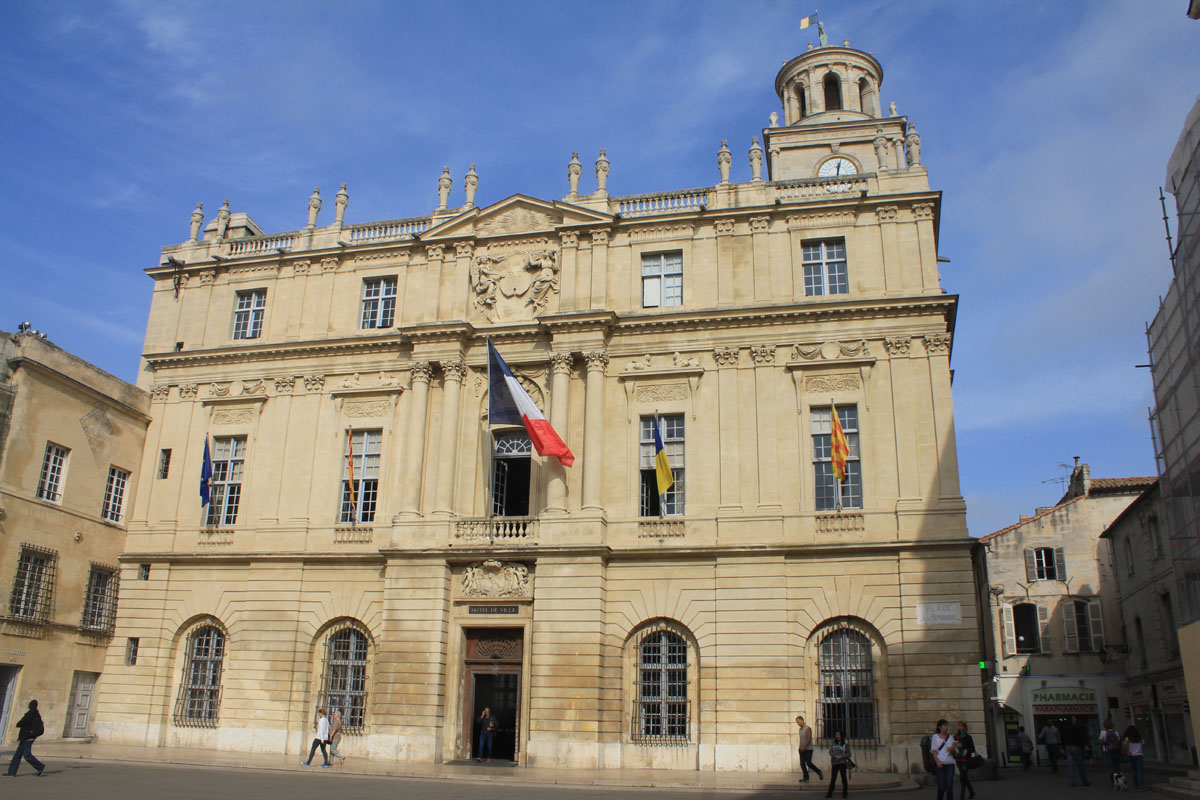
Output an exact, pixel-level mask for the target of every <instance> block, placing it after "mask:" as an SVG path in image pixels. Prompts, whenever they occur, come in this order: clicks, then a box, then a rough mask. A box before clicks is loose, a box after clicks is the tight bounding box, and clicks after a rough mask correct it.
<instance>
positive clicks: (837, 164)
mask: <svg viewBox="0 0 1200 800" xmlns="http://www.w3.org/2000/svg"><path fill="white" fill-rule="evenodd" d="M857 172H858V167H856V166H854V162H853V161H851V160H850V159H848V158H842V157H841V156H838V157H837V158H831V159H829V160H828V161H826V162H825V163H824V164H822V165H821V168H820V169H818V170H817V176H818V177H821V178H836V177H838V176H840V175H854V174H856V173H857Z"/></svg>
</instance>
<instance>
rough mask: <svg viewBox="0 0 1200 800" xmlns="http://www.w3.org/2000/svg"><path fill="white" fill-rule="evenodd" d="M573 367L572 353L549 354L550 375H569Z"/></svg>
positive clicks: (573, 356) (573, 355)
mask: <svg viewBox="0 0 1200 800" xmlns="http://www.w3.org/2000/svg"><path fill="white" fill-rule="evenodd" d="M574 366H575V354H574V353H570V352H562V351H558V352H554V353H551V354H550V373H551V374H552V375H558V374H560V373H569V372H570V371H571V368H572V367H574Z"/></svg>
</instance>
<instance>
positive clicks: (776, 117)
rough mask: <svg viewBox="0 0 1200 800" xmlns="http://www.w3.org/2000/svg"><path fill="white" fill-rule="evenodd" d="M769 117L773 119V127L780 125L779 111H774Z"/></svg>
mask: <svg viewBox="0 0 1200 800" xmlns="http://www.w3.org/2000/svg"><path fill="white" fill-rule="evenodd" d="M768 119H769V120H770V121H771V127H772V128H778V127H779V112H778V111H772V112H771V116H770V117H768Z"/></svg>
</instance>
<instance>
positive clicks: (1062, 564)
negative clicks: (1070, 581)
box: [1054, 547, 1067, 581]
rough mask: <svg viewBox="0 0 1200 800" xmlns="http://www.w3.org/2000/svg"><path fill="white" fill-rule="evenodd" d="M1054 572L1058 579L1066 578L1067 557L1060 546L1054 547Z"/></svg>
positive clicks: (1064, 579)
mask: <svg viewBox="0 0 1200 800" xmlns="http://www.w3.org/2000/svg"><path fill="white" fill-rule="evenodd" d="M1054 572H1055V574H1056V575H1057V576H1058V579H1059V580H1060V581H1066V579H1067V559H1066V557H1065V556H1064V555H1063V549H1062V548H1061V547H1056V548H1054Z"/></svg>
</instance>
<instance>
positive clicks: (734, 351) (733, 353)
mask: <svg viewBox="0 0 1200 800" xmlns="http://www.w3.org/2000/svg"><path fill="white" fill-rule="evenodd" d="M713 358H715V359H716V361H717V366H718V367H736V366H737V363H738V348H736V347H714V348H713Z"/></svg>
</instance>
